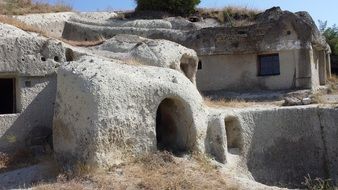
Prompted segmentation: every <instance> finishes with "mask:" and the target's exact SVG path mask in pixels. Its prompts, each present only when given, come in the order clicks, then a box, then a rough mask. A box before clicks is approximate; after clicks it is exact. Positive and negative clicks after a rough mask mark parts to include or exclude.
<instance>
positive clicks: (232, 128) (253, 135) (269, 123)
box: [209, 106, 338, 188]
mask: <svg viewBox="0 0 338 190" xmlns="http://www.w3.org/2000/svg"><path fill="white" fill-rule="evenodd" d="M211 113H212V114H211V116H212V117H213V118H219V120H223V121H224V124H223V123H220V124H218V126H223V125H225V129H226V130H225V131H226V138H227V144H224V146H227V149H225V150H227V152H226V154H225V155H226V160H227V168H229V169H230V170H231V171H233V172H234V173H241V174H245V175H247V176H249V177H252V178H253V179H254V180H255V181H257V182H260V183H263V184H267V185H278V186H283V187H289V188H290V187H291V188H295V187H301V182H304V177H305V176H307V175H308V174H309V175H310V176H311V177H312V178H316V177H319V178H322V179H331V180H333V182H335V181H336V182H337V169H336V168H337V165H338V162H337V157H338V155H337V150H338V147H337V145H338V138H337V137H338V133H337V121H336V120H337V119H338V110H337V108H332V107H331V108H330V107H327V108H318V107H317V106H299V107H289V108H259V109H258V108H257V109H253V108H252V109H237V110H233V111H230V110H227V111H226V110H224V111H220V110H218V111H216V112H213V111H212V112H211ZM209 127H210V126H209ZM215 127H216V126H213V128H215ZM218 155H219V153H218ZM215 156H217V155H215ZM281 184H282V185H281Z"/></svg>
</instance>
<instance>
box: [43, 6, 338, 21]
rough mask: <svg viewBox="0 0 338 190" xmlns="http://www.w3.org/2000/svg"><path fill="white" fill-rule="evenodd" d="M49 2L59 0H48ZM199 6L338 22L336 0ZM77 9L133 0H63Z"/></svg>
mask: <svg viewBox="0 0 338 190" xmlns="http://www.w3.org/2000/svg"><path fill="white" fill-rule="evenodd" d="M48 1H50V2H55V1H60V0H48ZM201 1H202V2H201V4H200V5H199V7H213V8H222V7H224V6H227V5H236V6H244V7H245V6H246V7H253V8H257V9H262V10H265V9H267V8H270V7H273V6H280V7H281V8H282V9H283V10H290V11H292V12H296V11H301V10H302V11H303V10H305V11H308V12H309V13H310V14H311V15H312V17H313V18H314V20H315V21H316V22H317V20H318V19H320V20H327V21H328V23H329V25H332V24H335V23H336V24H338V8H337V7H338V1H337V0H201ZM63 2H65V3H67V4H70V5H72V6H73V8H74V9H76V10H78V11H97V10H131V9H133V8H135V3H134V0H63Z"/></svg>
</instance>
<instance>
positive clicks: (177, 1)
mask: <svg viewBox="0 0 338 190" xmlns="http://www.w3.org/2000/svg"><path fill="white" fill-rule="evenodd" d="M135 1H136V3H137V7H136V10H137V11H142V10H151V11H165V12H169V13H173V14H177V15H189V14H191V13H193V12H194V11H195V8H196V6H197V5H198V4H199V3H200V0H135Z"/></svg>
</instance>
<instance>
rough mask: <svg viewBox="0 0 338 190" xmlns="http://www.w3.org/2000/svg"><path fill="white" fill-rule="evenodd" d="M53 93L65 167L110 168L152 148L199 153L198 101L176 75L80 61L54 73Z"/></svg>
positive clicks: (201, 121) (201, 115)
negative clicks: (80, 164)
mask: <svg viewBox="0 0 338 190" xmlns="http://www.w3.org/2000/svg"><path fill="white" fill-rule="evenodd" d="M57 89H58V90H57V98H56V108H55V117H54V127H53V132H54V133H53V139H54V150H55V152H56V155H57V158H58V160H59V161H60V162H61V163H63V165H64V166H75V164H76V163H77V162H81V163H85V164H90V165H97V166H99V167H106V166H109V165H110V166H111V165H112V164H114V163H116V162H119V161H121V160H123V159H126V156H127V155H128V152H131V153H141V152H145V151H150V150H155V149H156V148H157V147H161V148H164V149H168V150H172V151H188V150H193V149H199V150H201V151H203V150H204V148H203V147H204V143H203V141H204V138H202V137H203V136H205V130H206V125H207V119H206V114H205V110H204V109H203V105H202V103H203V101H202V97H201V96H200V94H199V92H198V91H197V89H196V87H195V86H194V85H193V84H192V83H191V82H190V81H189V80H188V79H187V78H186V77H185V76H184V75H183V74H182V73H180V72H178V71H175V70H172V69H167V68H159V67H149V66H135V65H134V66H132V65H127V64H124V63H123V62H121V61H117V60H112V61H110V62H109V61H104V60H101V59H97V58H94V57H83V58H82V59H81V60H79V61H76V62H71V63H69V64H67V65H64V66H62V67H61V68H60V69H59V71H58V88H57ZM160 105H162V106H160ZM159 107H161V108H159ZM169 123H171V126H172V127H173V128H170V127H169V128H167V127H168V126H167V125H168V124H169ZM161 127H163V128H161ZM161 131H162V132H161ZM161 133H163V134H161ZM164 134H166V135H164ZM161 135H162V136H161ZM163 135H164V136H163ZM160 136H161V138H162V139H160ZM159 141H161V142H162V144H159V143H161V142H159ZM162 145H163V146H164V147H163V146H162Z"/></svg>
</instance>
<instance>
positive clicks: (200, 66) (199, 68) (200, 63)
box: [197, 61, 202, 70]
mask: <svg viewBox="0 0 338 190" xmlns="http://www.w3.org/2000/svg"><path fill="white" fill-rule="evenodd" d="M197 69H198V70H202V61H199V62H198V66H197Z"/></svg>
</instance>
